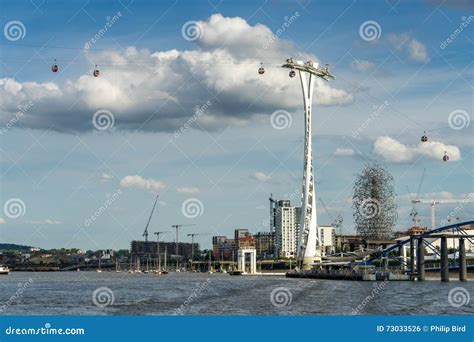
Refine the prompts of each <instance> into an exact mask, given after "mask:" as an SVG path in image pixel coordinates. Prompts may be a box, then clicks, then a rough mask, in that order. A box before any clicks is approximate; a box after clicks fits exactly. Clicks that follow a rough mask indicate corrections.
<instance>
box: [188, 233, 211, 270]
mask: <svg viewBox="0 0 474 342" xmlns="http://www.w3.org/2000/svg"><path fill="white" fill-rule="evenodd" d="M198 235H209V234H208V233H189V234H188V236H190V237H191V268H192V262H193V260H194V237H195V236H198Z"/></svg>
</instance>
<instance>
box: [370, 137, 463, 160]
mask: <svg viewBox="0 0 474 342" xmlns="http://www.w3.org/2000/svg"><path fill="white" fill-rule="evenodd" d="M445 151H446V153H447V154H448V155H449V158H450V160H452V161H456V160H460V159H461V151H460V150H459V148H458V147H457V146H453V145H446V144H443V143H441V142H436V141H428V142H425V143H422V142H420V143H418V145H414V146H407V145H404V144H402V143H401V142H399V141H397V140H395V139H393V138H391V137H388V136H382V137H378V138H377V139H376V140H375V142H374V149H373V152H374V153H376V154H378V155H381V156H382V157H383V158H384V159H385V160H386V161H388V162H394V163H403V162H410V161H413V160H414V159H415V158H416V157H419V156H421V155H422V156H425V157H428V158H431V159H436V160H441V159H442V158H443V156H444V153H445Z"/></svg>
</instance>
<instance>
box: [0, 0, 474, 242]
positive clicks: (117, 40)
mask: <svg viewBox="0 0 474 342" xmlns="http://www.w3.org/2000/svg"><path fill="white" fill-rule="evenodd" d="M0 3H1V7H0V8H1V12H2V17H1V25H2V27H3V28H4V34H3V36H2V37H1V43H0V44H1V45H0V53H1V54H0V57H1V69H0V72H1V74H0V100H1V102H2V108H1V109H0V120H1V121H0V123H1V125H2V132H3V133H2V134H1V135H0V139H1V142H2V144H1V149H0V168H1V200H2V203H3V204H5V203H7V202H8V201H9V200H10V199H20V200H21V201H22V203H20V204H21V205H20V207H21V209H22V210H21V214H22V215H20V216H19V217H16V218H15V217H12V216H16V215H12V213H11V212H8V210H6V209H4V211H3V213H1V215H0V218H1V219H0V223H1V224H0V241H2V242H3V241H5V242H13V243H23V244H28V245H34V246H40V247H45V248H52V247H62V246H69V247H80V248H92V249H99V248H127V247H128V246H129V242H130V240H132V239H138V238H140V236H141V233H142V231H143V229H144V226H145V223H146V220H147V217H148V213H149V211H150V209H151V206H152V204H153V198H154V194H155V193H156V192H159V193H160V204H159V206H158V213H157V215H156V216H155V217H154V219H153V220H152V224H151V231H156V230H170V229H171V228H170V225H171V224H177V223H187V224H195V225H196V226H193V227H189V228H186V229H183V234H182V238H183V240H185V241H187V240H189V238H188V237H186V236H185V234H186V232H187V231H188V232H191V231H192V232H199V233H206V234H209V236H200V237H197V241H198V242H199V243H201V244H202V245H203V246H204V247H209V246H210V237H211V235H232V232H233V230H234V229H235V228H248V229H249V230H251V231H252V232H257V231H266V230H268V227H267V226H266V222H267V219H268V200H267V198H268V196H269V194H270V193H273V194H274V196H275V197H276V198H291V199H292V200H293V202H294V203H298V202H299V191H300V188H301V174H302V155H303V146H302V133H303V113H302V103H301V102H302V101H301V94H300V86H299V80H298V79H297V78H295V79H289V78H288V77H287V72H286V71H285V70H283V69H281V68H279V65H281V64H282V62H284V60H285V58H287V57H292V56H293V57H301V58H312V59H314V60H317V61H320V62H321V63H329V64H330V65H331V69H332V72H333V73H334V74H335V75H336V80H335V81H333V82H331V83H329V84H328V83H325V82H323V81H321V82H320V83H317V85H316V89H315V108H314V124H313V129H314V135H313V139H314V148H315V151H314V156H313V157H314V167H315V178H316V181H317V184H316V191H317V197H321V198H323V200H324V202H325V203H326V206H327V207H328V208H329V211H330V213H331V215H332V216H336V215H337V214H338V213H340V212H341V213H342V214H343V216H344V227H343V231H344V232H346V233H350V232H353V220H352V208H351V204H350V200H349V199H350V197H351V196H352V185H353V181H354V178H355V176H356V175H357V173H358V172H360V170H361V169H362V167H363V165H364V164H365V163H366V162H367V161H377V162H379V163H381V164H383V165H384V166H385V167H386V168H387V169H388V170H389V171H390V172H391V173H392V174H393V176H394V180H395V188H396V192H397V195H398V197H397V202H398V204H399V221H398V224H397V229H398V230H404V229H406V228H408V227H409V223H410V222H409V217H408V213H409V210H410V209H411V205H410V203H409V197H408V194H407V192H408V191H407V187H408V188H409V189H410V191H411V192H413V193H415V192H416V190H417V188H418V184H419V180H420V177H421V174H422V172H423V169H424V168H426V169H427V171H426V177H425V180H424V182H423V186H422V189H421V194H420V196H421V197H423V198H435V199H453V198H454V199H455V198H464V197H466V196H468V195H469V194H470V193H472V192H473V182H472V167H473V155H472V147H473V140H472V127H473V126H472V124H470V125H469V122H470V118H471V117H472V115H473V113H472V109H473V97H472V87H473V71H472V70H473V68H472V60H473V58H472V57H473V49H472V44H473V38H472V37H473V34H472V33H473V27H474V26H472V25H473V24H472V21H474V20H473V19H474V18H472V17H470V16H472V15H473V7H472V6H469V5H468V1H462V0H458V1H444V2H439V1H420V2H413V1H409V2H408V1H401V2H398V1H387V2H384V1H337V2H334V1H333V2H331V1H317V2H316V1H300V2H290V1H261V2H255V1H239V2H230V1H223V2H218V1H214V2H212V1H209V2H207V1H202V2H197V1H177V2H172V1H169V2H166V1H160V2H159V3H156V4H151V3H150V2H148V1H136V0H135V1H133V0H131V1H129V2H127V1H125V0H124V1H70V2H68V3H67V5H66V4H61V3H58V2H49V1H39V0H38V1H31V2H30V1H14V2H13V1H1V2H0ZM118 13H120V15H119V14H118ZM114 16H116V19H114V20H113V23H112V24H111V25H110V27H109V28H108V29H107V31H106V32H105V33H103V34H102V33H100V34H99V32H100V30H101V29H103V28H104V26H105V25H106V23H107V21H108V19H107V17H109V21H110V19H111V18H113V17H114ZM190 21H195V22H197V24H196V23H189V22H190ZM12 22H20V23H21V24H22V25H23V27H21V26H20V27H19V28H20V37H18V36H15V35H14V32H13V33H12V32H10V31H8V27H10V26H12V25H13V24H14V23H13V24H12ZM285 22H287V26H285ZM373 22H375V24H374V23H373ZM463 23H464V24H465V25H464V26H463ZM186 24H188V25H191V27H194V28H196V29H197V33H198V35H197V37H194V36H186V35H185V34H183V27H184V28H185V27H186ZM193 25H194V26H193ZM367 25H369V29H370V28H371V27H372V28H374V29H375V37H374V36H370V32H369V33H366V34H369V35H366V34H364V31H363V28H364V27H367ZM460 27H462V32H458V33H455V31H456V29H459V28H460ZM282 28H284V30H282ZM361 32H362V33H361ZM98 34H99V38H98V39H96V41H95V42H93V43H90V42H91V39H92V38H93V37H94V36H95V35H98ZM272 34H275V39H274V38H272ZM451 35H453V37H454V39H452V41H451V42H449V43H446V40H447V38H449V37H450V36H451ZM194 38H196V39H194ZM87 42H89V47H90V48H88V49H86V48H84V47H85V45H86V43H87ZM443 42H444V44H443ZM54 59H57V61H58V64H59V66H60V72H59V73H52V72H51V65H52V63H53V60H54ZM260 62H262V63H264V66H265V67H266V73H265V74H264V75H263V76H259V75H258V74H257V68H258V67H259V65H260ZM95 64H98V68H99V69H100V71H101V76H100V77H99V78H94V77H92V75H91V73H92V70H93V68H94V65H95ZM30 102H31V105H30V107H28V108H27V109H25V110H24V113H23V112H22V114H21V115H20V117H19V118H18V119H15V117H18V111H19V109H18V106H22V107H21V108H23V107H24V106H25V105H27V104H28V103H30ZM100 111H107V113H110V115H111V116H112V117H113V119H114V123H113V126H111V127H108V128H107V127H106V128H107V129H105V130H101V129H97V128H96V126H94V124H93V123H94V122H93V115H94V113H97V112H100ZM276 111H286V112H284V117H285V118H286V119H288V120H290V122H291V124H287V125H285V126H284V127H278V128H282V129H275V127H274V126H275V122H274V121H272V118H274V117H275V115H274V116H272V113H275V112H276ZM99 114H100V113H99ZM12 120H13V124H12ZM272 124H273V125H272ZM180 130H182V131H181V132H182V133H179V134H175V133H176V132H177V131H180ZM424 130H426V131H428V135H429V137H430V141H429V143H428V144H420V142H419V140H420V136H421V135H422V134H423V131H424ZM355 132H358V133H357V134H355ZM444 151H448V153H449V155H450V157H451V160H450V161H449V162H447V163H443V162H442V160H441V158H442V156H443V154H444ZM114 194H115V195H114ZM111 199H113V200H111ZM189 199H192V200H191V203H197V206H198V207H199V208H198V214H197V216H196V217H192V216H194V215H193V214H192V213H191V214H190V213H189V212H185V213H183V210H182V205H183V203H184V202H185V201H186V200H189ZM107 201H108V202H112V203H109V204H106V203H107ZM188 202H189V201H188ZM188 202H186V203H188ZM10 203H11V202H10ZM23 203H24V206H23ZM318 205H319V207H318V216H319V222H320V223H329V222H330V221H331V220H330V218H329V216H328V214H327V213H326V212H325V211H324V210H323V209H322V206H321V205H320V203H318ZM104 206H106V207H107V208H106V209H105V210H103V212H102V211H101V213H100V214H99V215H97V218H96V219H95V220H94V221H93V222H92V223H90V224H88V223H86V222H87V220H88V218H90V217H91V216H94V215H95V213H96V212H97V211H98V210H100V208H101V207H104ZM454 207H456V204H449V205H448V204H446V205H442V206H440V207H438V215H437V219H438V221H439V220H440V219H442V218H443V217H445V216H446V215H449V213H450V211H452V210H453V208H454ZM418 209H419V212H420V216H421V217H422V220H423V223H424V224H425V225H428V226H429V223H430V221H429V207H428V206H427V205H424V206H423V205H422V206H419V208H418ZM473 212H474V208H473V205H472V204H467V205H464V206H463V208H462V210H461V211H460V212H459V214H458V216H459V217H460V219H462V220H467V219H469V218H472V215H473ZM173 236H174V235H173V234H170V235H168V236H166V237H165V239H166V240H168V241H173Z"/></svg>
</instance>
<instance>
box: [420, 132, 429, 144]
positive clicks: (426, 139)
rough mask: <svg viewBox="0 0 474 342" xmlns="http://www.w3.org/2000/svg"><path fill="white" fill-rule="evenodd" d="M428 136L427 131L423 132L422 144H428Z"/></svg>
mask: <svg viewBox="0 0 474 342" xmlns="http://www.w3.org/2000/svg"><path fill="white" fill-rule="evenodd" d="M427 141H428V136H427V135H426V131H424V132H423V136H422V137H421V142H427Z"/></svg>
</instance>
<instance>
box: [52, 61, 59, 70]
mask: <svg viewBox="0 0 474 342" xmlns="http://www.w3.org/2000/svg"><path fill="white" fill-rule="evenodd" d="M51 71H52V72H58V71H59V66H58V63H56V60H54V64H53V65H52V66H51Z"/></svg>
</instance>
